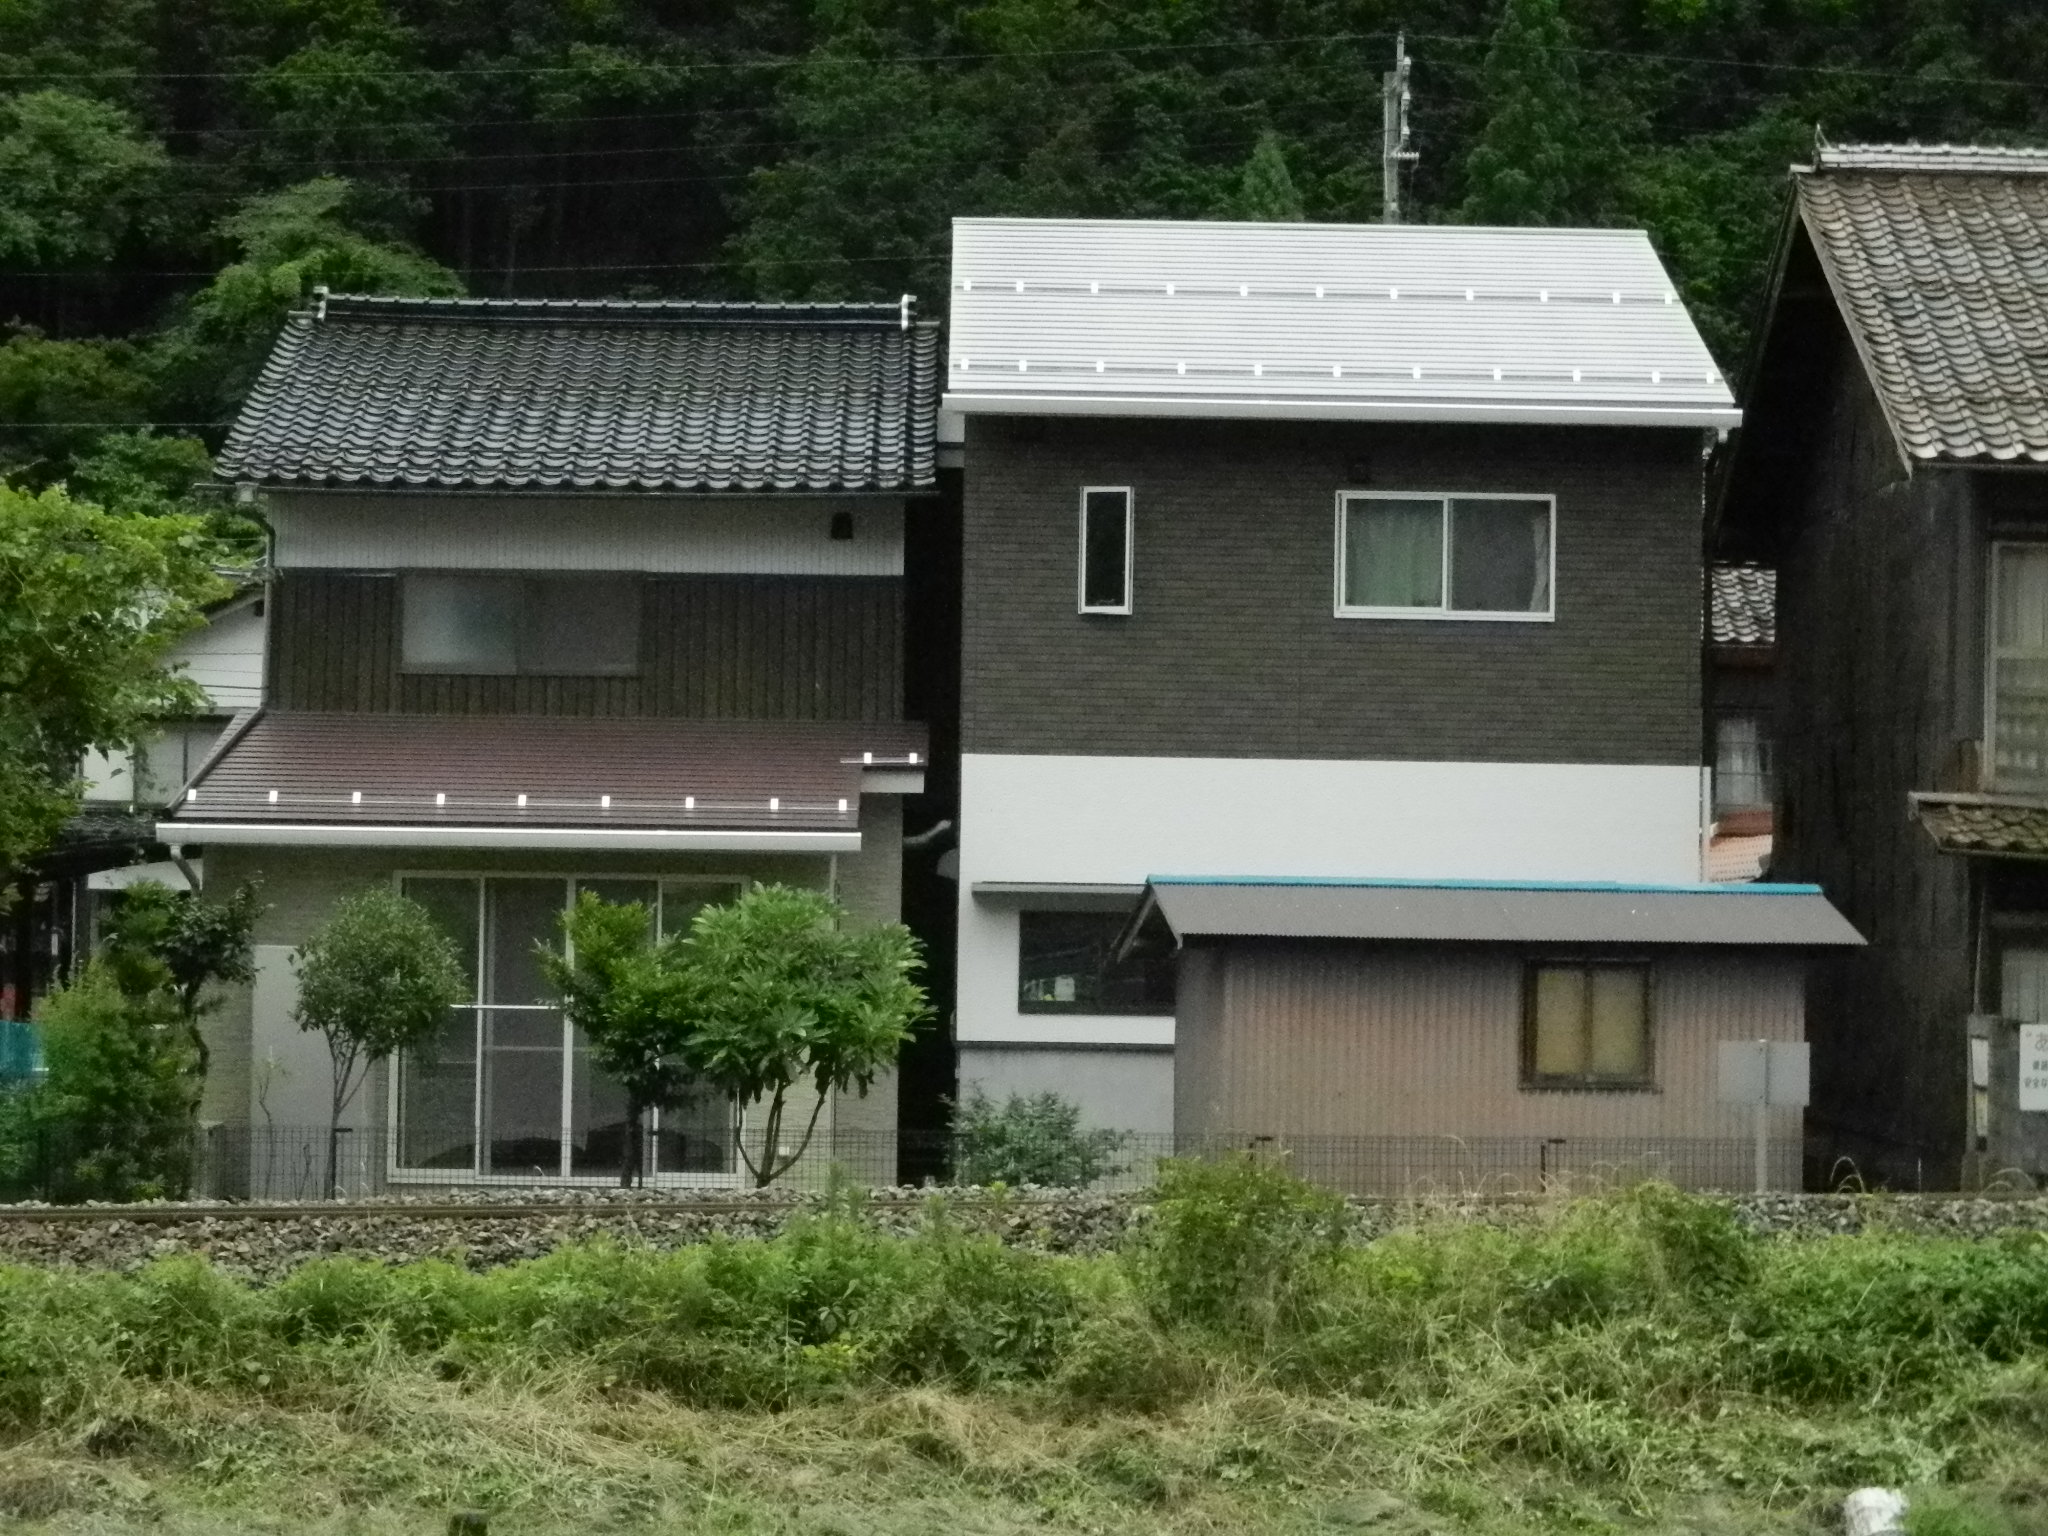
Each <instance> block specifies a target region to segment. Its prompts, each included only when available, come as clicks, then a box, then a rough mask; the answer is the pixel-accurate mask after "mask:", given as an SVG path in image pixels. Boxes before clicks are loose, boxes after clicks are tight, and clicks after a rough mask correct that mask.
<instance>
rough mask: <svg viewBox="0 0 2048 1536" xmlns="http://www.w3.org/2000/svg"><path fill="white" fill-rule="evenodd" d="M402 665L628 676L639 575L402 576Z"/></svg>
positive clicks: (633, 666)
mask: <svg viewBox="0 0 2048 1536" xmlns="http://www.w3.org/2000/svg"><path fill="white" fill-rule="evenodd" d="M404 605H405V618H404V624H403V642H402V644H403V653H402V665H403V667H404V669H405V670H406V671H408V672H467V673H499V674H527V675H533V676H541V677H601V676H630V675H631V674H633V673H636V672H638V671H639V670H640V583H639V582H638V581H637V580H636V579H634V578H633V577H630V576H509V575H498V574H490V575H476V574H465V575H408V576H407V577H406V578H405V587H404Z"/></svg>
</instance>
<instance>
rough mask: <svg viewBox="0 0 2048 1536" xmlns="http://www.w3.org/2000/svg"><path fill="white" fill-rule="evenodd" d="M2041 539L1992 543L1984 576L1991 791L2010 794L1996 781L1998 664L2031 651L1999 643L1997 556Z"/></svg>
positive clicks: (2031, 546) (1986, 750)
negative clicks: (2011, 648)
mask: <svg viewBox="0 0 2048 1536" xmlns="http://www.w3.org/2000/svg"><path fill="white" fill-rule="evenodd" d="M2041 545H2042V541H2041V540H2040V539H1993V540H1992V541H1991V559H1990V561H1989V563H1988V568H1987V569H1986V571H1985V573H1984V595H1985V603H1984V747H1983V753H1982V756H1983V759H1984V767H1983V771H1984V778H1985V781H1986V783H1987V785H1988V786H1989V787H1990V788H1991V789H1993V790H2008V791H2010V790H2012V789H2013V786H2012V785H2011V784H2010V783H2009V782H2008V783H2000V782H1999V777H1998V664H1999V662H2001V661H2005V660H2010V659H2018V658H2022V657H2025V656H2031V655H2033V654H2034V653H2033V652H2031V651H2025V652H2022V651H2008V650H2006V649H2005V648H2003V647H2001V646H2000V645H1999V643H1998V597H1999V592H1998V581H1999V577H1998V567H1999V565H2000V563H2001V562H2000V560H1999V556H2000V555H2001V554H2003V553H2004V552H2005V551H2006V550H2008V549H2038V548H2040V547H2041ZM2028 791H2029V786H2027V785H2021V786H2019V789H2018V791H2016V792H2028Z"/></svg>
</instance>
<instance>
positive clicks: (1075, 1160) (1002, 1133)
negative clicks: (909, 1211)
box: [953, 1088, 1130, 1189]
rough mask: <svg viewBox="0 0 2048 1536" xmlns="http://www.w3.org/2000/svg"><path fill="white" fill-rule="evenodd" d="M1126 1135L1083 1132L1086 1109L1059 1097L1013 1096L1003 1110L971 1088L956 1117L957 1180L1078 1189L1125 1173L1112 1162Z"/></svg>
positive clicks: (1108, 1132) (1053, 1095) (955, 1176)
mask: <svg viewBox="0 0 2048 1536" xmlns="http://www.w3.org/2000/svg"><path fill="white" fill-rule="evenodd" d="M1129 1141H1130V1135H1129V1133H1128V1132H1125V1131H1107V1130H1092V1131H1084V1130H1083V1129H1081V1107H1080V1106H1079V1105H1078V1104H1074V1103H1072V1102H1070V1101H1068V1100H1066V1099H1063V1098H1061V1097H1060V1096H1059V1095H1058V1094H1056V1093H1040V1094H1034V1095H1031V1096H1029V1097H1027V1096H1025V1095H1023V1094H1021V1093H1013V1094H1011V1095H1010V1096H1009V1098H1007V1099H1005V1100H1004V1101H1003V1102H1002V1104H1000V1105H998V1104H996V1103H995V1102H994V1101H993V1100H991V1099H990V1098H989V1097H988V1095H986V1094H985V1093H983V1092H982V1091H981V1090H980V1089H979V1088H970V1089H969V1090H968V1093H967V1097H966V1098H965V1099H964V1100H962V1101H961V1102H960V1104H959V1105H958V1106H957V1107H956V1108H955V1111H954V1116H953V1177H954V1178H955V1179H956V1180H957V1181H958V1182H960V1183H962V1184H1038V1185H1045V1186H1050V1187H1054V1188H1060V1189H1079V1188H1083V1187H1085V1186H1086V1185H1089V1184H1093V1183H1094V1182H1095V1181H1096V1180H1098V1179H1106V1178H1111V1177H1113V1176H1115V1175H1116V1174H1119V1173H1122V1172H1123V1171H1124V1169H1123V1165H1122V1164H1119V1163H1116V1162H1113V1161H1111V1159H1112V1157H1113V1156H1114V1154H1115V1153H1117V1152H1118V1151H1120V1150H1121V1149H1122V1148H1123V1147H1124V1146H1125V1145H1126V1144H1128V1143H1129Z"/></svg>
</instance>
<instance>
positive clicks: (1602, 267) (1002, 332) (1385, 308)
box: [944, 219, 1739, 426]
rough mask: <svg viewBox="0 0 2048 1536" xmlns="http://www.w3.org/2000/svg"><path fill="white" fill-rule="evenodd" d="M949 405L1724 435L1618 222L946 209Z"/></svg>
mask: <svg viewBox="0 0 2048 1536" xmlns="http://www.w3.org/2000/svg"><path fill="white" fill-rule="evenodd" d="M951 310H952V319H951V326H950V332H949V356H948V360H947V376H946V391H947V392H946V397H945V401H944V404H945V405H946V407H947V408H948V409H950V410H959V411H963V412H976V411H983V412H1012V413H1025V414H1100V415H1142V416H1223V417H1292V418H1301V419H1325V420H1344V419H1361V420H1409V421H1472V420H1477V421H1527V422H1554V421H1576V422H1608V423H1632V424H1661V425H1672V426H1733V425H1735V424H1736V422H1737V421H1738V420H1739V413H1738V412H1737V411H1736V409H1735V404H1734V399H1733V397H1732V396H1731V395H1730V393H1729V390H1728V385H1727V383H1726V381H1725V380H1723V378H1722V376H1721V373H1720V370H1719V369H1718V368H1717V367H1716V365H1715V363H1714V360H1713V358H1712V357H1711V356H1710V355H1709V353H1708V351H1707V348H1706V344H1705V343H1704V342H1703V341H1702V340H1701V339H1700V335H1699V332H1698V331H1697V330H1696V329H1695V328H1694V326H1693V323H1692V319H1691V317H1690V316H1689V315H1688V314H1687V313H1686V310H1685V306H1684V305H1683V304H1682V303H1680V302H1679V299H1678V296H1677V293H1676V291H1675V290H1674V288H1673V286H1672V283H1671V279H1670V278H1669V276H1668V275H1667V274H1666V273H1665V271H1664V267H1663V265H1662V263H1661V262H1659V261H1658V259H1657V255H1656V252H1655V251H1653V250H1652V249H1651V247H1650V242H1649V239H1648V237H1647V236H1645V235H1644V234H1642V233H1641V232H1640V231H1636V230H1610V229H1587V230H1580V229H1535V228H1529V229H1486V228H1475V227H1469V226H1456V225H1379V224H1370V225H1356V224H1228V223H1196V222H1171V221H1145V220H1098V219H956V220H955V221H954V223H953V273H952V294H951Z"/></svg>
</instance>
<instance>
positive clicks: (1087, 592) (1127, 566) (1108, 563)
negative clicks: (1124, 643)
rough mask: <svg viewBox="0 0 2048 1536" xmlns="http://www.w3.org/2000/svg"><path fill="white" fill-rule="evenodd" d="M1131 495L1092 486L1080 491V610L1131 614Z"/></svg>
mask: <svg viewBox="0 0 2048 1536" xmlns="http://www.w3.org/2000/svg"><path fill="white" fill-rule="evenodd" d="M1131 520H1132V518H1131V493H1130V491H1129V490H1128V489H1127V488H1124V487H1110V486H1090V487H1088V488H1087V489H1086V490H1084V491H1082V492H1081V611H1082V612H1083V613H1129V612H1130V611H1131Z"/></svg>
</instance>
